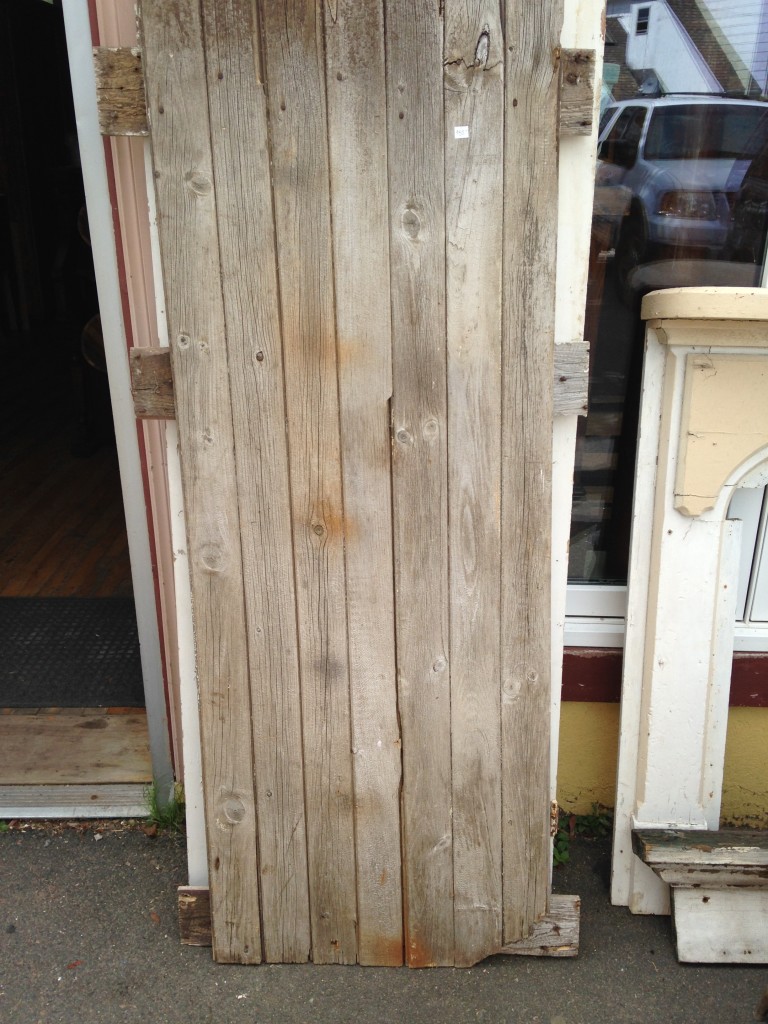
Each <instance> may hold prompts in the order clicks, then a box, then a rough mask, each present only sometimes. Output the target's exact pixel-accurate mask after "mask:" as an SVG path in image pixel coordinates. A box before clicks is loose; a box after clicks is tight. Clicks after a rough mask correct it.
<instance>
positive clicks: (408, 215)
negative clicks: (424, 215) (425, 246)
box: [402, 206, 421, 242]
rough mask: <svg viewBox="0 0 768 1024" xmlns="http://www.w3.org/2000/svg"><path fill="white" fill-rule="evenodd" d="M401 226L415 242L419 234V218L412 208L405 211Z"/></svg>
mask: <svg viewBox="0 0 768 1024" xmlns="http://www.w3.org/2000/svg"><path fill="white" fill-rule="evenodd" d="M402 224H403V231H404V232H405V233H406V235H408V237H409V238H410V239H411V240H412V241H414V242H415V241H416V239H417V238H418V237H419V233H420V232H421V218H420V217H419V215H418V213H416V211H415V210H414V209H413V208H412V207H410V206H409V207H407V208H406V209H405V211H404V213H403V218H402Z"/></svg>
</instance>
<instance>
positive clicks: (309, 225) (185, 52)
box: [141, 0, 561, 966]
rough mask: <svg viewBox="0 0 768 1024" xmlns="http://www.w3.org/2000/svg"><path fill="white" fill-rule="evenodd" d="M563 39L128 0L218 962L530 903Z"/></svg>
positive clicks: (416, 10)
mask: <svg viewBox="0 0 768 1024" xmlns="http://www.w3.org/2000/svg"><path fill="white" fill-rule="evenodd" d="M560 18H561V3H560V2H559V0H551V2H548V3H546V4H524V3H520V2H508V3H507V4H506V5H505V4H503V3H502V4H501V5H500V4H499V3H498V0H496V2H492V0H410V2H406V0H385V2H382V0H324V2H323V0H285V2H281V3H274V2H271V0H253V2H252V0H143V2H142V6H141V34H142V47H143V60H144V74H145V80H146V85H147V106H148V111H149V119H150V129H151V139H152V151H153V160H154V173H155V178H156V186H157V196H158V209H159V218H160V238H161V250H162V260H163V272H164V279H165V286H166V296H167V315H168V321H169V327H170V335H171V339H172V364H173V375H174V388H175V394H176V408H177V419H178V423H179V432H180V438H181V442H180V443H181V456H182V466H183V475H184V485H185V501H186V507H187V522H188V535H189V554H190V564H191V572H192V589H193V604H194V616H195V631H196V645H197V665H198V678H199V692H200V715H201V725H202V736H203V739H202V742H203V768H204V789H205V799H206V816H207V834H208V845H209V861H210V871H211V877H210V891H211V916H212V928H213V941H214V955H215V956H216V958H217V959H219V960H222V961H244V962H257V961H259V960H262V959H263V960H267V961H303V960H306V959H308V958H311V959H313V960H314V961H315V962H318V963H328V962H342V963H351V962H355V961H359V962H361V963H364V964H398V963H402V962H406V963H408V964H410V965H412V966H420V965H428V964H462V965H463V964H471V963H473V962H476V961H477V960H479V959H481V958H482V957H484V956H486V955H488V954H490V953H494V952H498V951H499V950H501V949H502V948H503V947H505V946H507V945H509V944H510V943H513V942H515V941H516V940H519V939H521V938H522V937H525V936H526V935H528V934H530V932H531V929H532V927H533V925H534V923H535V922H536V921H538V920H540V919H541V918H542V917H543V916H544V915H545V913H546V911H547V900H548V888H549V881H548V878H549V875H548V864H549V857H550V846H549V778H548V765H549V714H550V711H549V707H550V668H549V666H550V585H549V567H550V549H549V536H550V503H551V499H550V466H551V433H552V340H553V337H552V336H553V307H554V262H555V260H554V257H555V230H556V174H557V132H556V125H557V83H558V78H557V73H558V69H557V64H558V55H559V50H558V39H559V31H560Z"/></svg>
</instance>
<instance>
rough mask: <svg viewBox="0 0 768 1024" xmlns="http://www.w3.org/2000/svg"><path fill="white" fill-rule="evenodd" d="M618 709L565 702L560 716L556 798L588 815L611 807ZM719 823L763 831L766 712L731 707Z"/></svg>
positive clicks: (767, 780) (767, 815)
mask: <svg viewBox="0 0 768 1024" xmlns="http://www.w3.org/2000/svg"><path fill="white" fill-rule="evenodd" d="M618 745H619V705H618V704H591V703H587V702H578V701H574V702H565V703H563V705H562V710H561V714H560V750H559V754H558V783H557V798H558V802H559V804H560V806H561V807H562V808H563V810H566V811H570V812H573V813H575V814H587V813H589V812H590V811H591V810H592V805H593V804H595V803H597V804H602V805H603V806H605V807H613V805H614V802H615V795H616V757H617V754H618ZM722 820H723V822H725V823H728V824H737V825H755V826H758V827H762V828H765V827H768V708H731V710H730V714H729V717H728V740H727V743H726V750H725V771H724V776H723V804H722Z"/></svg>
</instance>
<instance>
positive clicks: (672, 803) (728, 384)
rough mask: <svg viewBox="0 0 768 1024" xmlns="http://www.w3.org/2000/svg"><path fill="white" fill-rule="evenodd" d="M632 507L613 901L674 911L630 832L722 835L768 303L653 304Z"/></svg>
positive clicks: (724, 293) (765, 445) (691, 299)
mask: <svg viewBox="0 0 768 1024" xmlns="http://www.w3.org/2000/svg"><path fill="white" fill-rule="evenodd" d="M642 316H643V318H644V319H645V320H646V321H647V328H648V329H647V336H646V349H645V365H644V376H643V391H642V397H641V419H640V434H639V439H638V457H637V474H636V481H635V499H634V505H633V528H632V545H631V552H630V569H629V588H628V591H629V592H628V608H627V627H626V638H625V650H624V675H623V684H622V717H621V735H620V745H619V766H618V783H617V798H616V819H615V835H614V862H613V881H612V898H613V901H614V903H619V904H624V905H628V906H629V907H630V908H631V909H632V910H633V911H634V912H636V913H668V912H669V887H668V885H667V884H666V883H665V882H664V881H662V880H661V878H659V877H658V875H657V874H654V872H653V871H651V870H650V868H649V867H648V866H647V865H646V864H644V863H643V862H642V861H641V860H640V859H639V858H638V857H636V856H635V854H634V853H633V851H632V837H631V833H632V829H633V828H635V829H670V828H671V829H697V828H698V829H705V830H715V829H717V828H718V826H719V816H720V798H721V792H722V777H723V761H724V755H725V738H726V727H727V719H728V698H729V691H730V675H731V663H732V658H733V625H734V618H735V603H736V591H737V573H738V553H739V543H740V526H741V524H740V523H739V522H737V521H733V520H729V519H727V518H726V514H727V509H728V506H729V504H730V498H731V495H732V493H733V491H734V489H735V488H736V487H737V486H738V485H739V483H740V482H741V481H742V480H743V478H744V477H745V475H746V474H747V472H748V471H751V470H753V469H754V468H755V467H756V466H757V465H759V464H760V463H761V462H762V461H765V460H768V291H764V290H761V289H754V288H753V289H737V288H689V289H671V290H668V291H662V292H653V293H651V294H650V295H648V296H646V297H645V299H644V300H643V306H642Z"/></svg>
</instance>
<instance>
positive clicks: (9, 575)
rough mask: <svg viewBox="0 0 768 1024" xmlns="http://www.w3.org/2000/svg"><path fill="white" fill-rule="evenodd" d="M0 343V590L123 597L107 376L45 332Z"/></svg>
mask: <svg viewBox="0 0 768 1024" xmlns="http://www.w3.org/2000/svg"><path fill="white" fill-rule="evenodd" d="M2 348H3V356H4V372H3V378H4V380H3V383H1V384H0V429H2V437H3V444H2V448H1V449H0V494H2V496H3V498H2V502H1V503H0V597H125V596H130V594H131V592H132V588H131V568H130V562H129V558H128V539H127V534H126V529H125V514H124V512H123V502H122V494H121V490H120V474H119V469H118V462H117V452H116V450H115V444H114V439H113V437H112V430H111V419H110V412H109V391H108V387H107V378H106V375H104V374H99V373H98V372H97V371H95V370H93V369H92V368H91V367H88V366H87V365H85V364H84V363H82V362H78V361H76V360H75V361H73V359H72V358H71V357H68V356H67V353H66V351H59V350H58V349H57V348H56V346H55V344H54V343H53V342H52V341H51V340H50V338H48V337H45V338H41V337H40V336H37V335H30V336H24V337H23V338H19V339H15V341H14V343H13V344H10V343H8V342H6V343H5V344H3V346H2Z"/></svg>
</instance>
